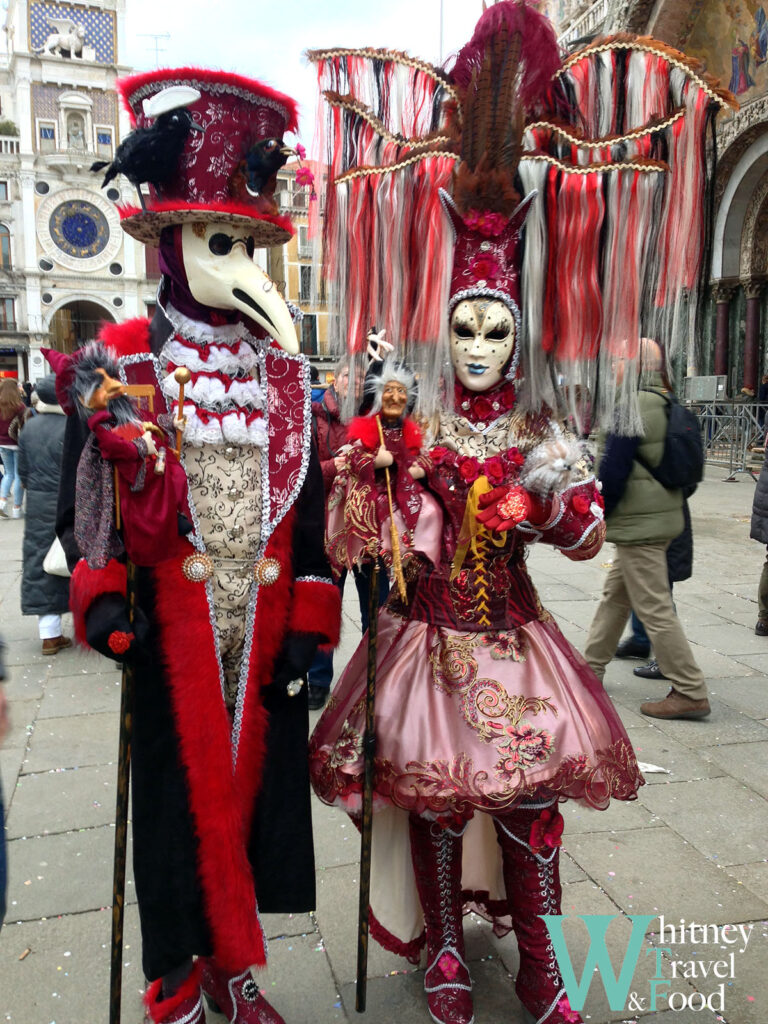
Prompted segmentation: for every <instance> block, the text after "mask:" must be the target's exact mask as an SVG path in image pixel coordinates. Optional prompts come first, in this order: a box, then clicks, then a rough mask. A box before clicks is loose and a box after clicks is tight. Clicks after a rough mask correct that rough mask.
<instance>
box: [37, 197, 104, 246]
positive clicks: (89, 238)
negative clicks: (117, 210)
mask: <svg viewBox="0 0 768 1024" xmlns="http://www.w3.org/2000/svg"><path fill="white" fill-rule="evenodd" d="M48 231H49V233H50V236H51V239H52V241H53V242H54V243H55V244H56V245H57V246H58V248H59V249H61V251H62V252H63V253H66V255H67V256H72V257H74V258H75V259H88V258H89V257H91V256H98V254H99V253H100V252H103V251H104V249H105V248H106V246H107V243H108V242H109V224H108V223H107V218H106V217H105V216H104V214H103V213H102V212H101V210H99V209H97V208H96V207H95V206H94V205H93V203H89V202H85V201H83V200H82V199H70V200H68V201H67V202H64V203H59V205H58V206H57V207H56V209H55V210H54V211H53V213H52V214H51V216H50V220H49V221H48Z"/></svg>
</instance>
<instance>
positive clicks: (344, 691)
mask: <svg viewBox="0 0 768 1024" xmlns="http://www.w3.org/2000/svg"><path fill="white" fill-rule="evenodd" d="M367 657H368V638H367V635H366V636H364V637H363V639H362V641H361V643H360V645H359V647H358V648H357V650H356V652H355V654H354V655H353V657H352V659H351V661H350V662H349V665H348V666H347V668H346V670H345V671H344V673H343V675H342V677H341V679H340V680H339V682H338V684H337V685H336V687H335V689H334V691H333V694H332V696H331V699H330V700H329V702H328V704H327V706H326V709H325V711H324V713H323V715H322V717H321V719H320V721H319V723H318V725H317V728H316V729H315V732H314V734H313V736H312V739H311V742H310V770H311V774H312V783H313V786H314V788H315V791H316V793H317V795H318V796H319V797H320V799H321V800H323V801H325V802H326V803H337V804H340V805H341V806H344V807H345V808H346V809H347V810H348V811H349V812H350V813H352V814H355V813H356V812H358V813H359V807H360V791H361V785H362V776H363V760H362V741H363V732H364V728H365V688H366V664H367ZM641 785H643V778H642V775H641V773H640V770H639V768H638V765H637V761H636V759H635V755H634V751H633V749H632V746H631V744H630V741H629V738H628V736H627V734H626V732H625V730H624V727H623V725H622V723H621V720H620V719H619V716H618V714H617V713H616V710H615V708H614V707H613V704H612V703H611V701H610V699H609V697H608V696H607V694H606V693H605V690H604V689H603V687H602V685H601V684H600V683H599V682H598V680H597V678H596V677H595V675H594V674H593V672H592V670H591V669H590V668H589V666H588V665H587V664H586V662H585V661H584V660H583V658H582V657H581V655H580V654H579V653H578V652H577V651H576V650H575V649H574V648H573V647H572V646H571V645H570V644H569V643H568V641H567V640H566V639H565V637H564V636H563V635H562V633H561V632H560V630H559V629H558V627H557V625H556V624H555V623H554V622H553V621H552V620H551V619H550V618H549V617H548V615H547V614H546V613H545V616H544V621H539V620H534V621H531V622H528V623H527V624H525V625H523V626H520V627H519V628H517V629H514V630H495V631H489V632H465V633H462V632H459V631H457V630H452V629H447V628H443V627H435V626H432V625H429V624H428V623H426V622H422V621H418V620H406V619H402V618H398V617H396V616H394V615H392V614H390V613H389V612H388V611H386V610H382V611H381V613H380V614H379V635H378V645H377V673H376V758H375V782H374V789H375V794H376V797H377V798H378V799H377V803H378V805H379V806H381V802H382V801H384V802H386V803H389V804H392V805H394V806H395V807H398V808H401V809H402V810H407V811H412V812H414V813H417V814H426V815H428V816H430V817H434V818H435V819H437V820H439V821H441V822H444V823H446V824H448V823H450V822H457V821H462V820H466V819H467V818H470V817H472V815H473V813H474V811H484V812H490V813H497V812H501V811H504V810H506V809H509V808H511V807H514V806H515V805H516V804H518V803H520V802H521V801H522V800H525V799H531V798H532V797H534V796H535V797H537V798H540V797H541V796H542V795H544V794H551V795H553V796H556V797H558V798H559V799H566V798H569V799H577V800H581V801H584V802H585V803H586V804H588V805H589V806H591V807H594V808H598V809H603V808H605V807H607V806H608V804H609V802H610V800H611V798H613V799H618V800H632V799H634V798H635V796H636V794H637V790H638V788H639V787H640V786H641Z"/></svg>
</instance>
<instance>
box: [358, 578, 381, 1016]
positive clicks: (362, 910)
mask: <svg viewBox="0 0 768 1024" xmlns="http://www.w3.org/2000/svg"><path fill="white" fill-rule="evenodd" d="M372 565H373V570H372V572H371V589H370V592H369V594H368V673H367V681H366V690H365V733H364V735H363V792H362V817H361V819H360V904H359V909H358V929H357V986H356V988H355V1009H356V1010H357V1012H358V1013H365V996H366V990H367V985H368V915H369V905H370V899H371V842H372V839H373V771H374V764H373V759H374V756H375V754H376V731H375V725H374V710H375V702H376V639H377V635H378V626H379V562H378V559H376V560H375V561H374V562H373V563H372Z"/></svg>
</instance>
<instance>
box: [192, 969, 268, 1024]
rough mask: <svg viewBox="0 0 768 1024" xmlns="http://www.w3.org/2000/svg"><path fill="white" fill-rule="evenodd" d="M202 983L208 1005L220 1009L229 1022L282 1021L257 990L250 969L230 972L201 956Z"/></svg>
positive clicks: (265, 1023)
mask: <svg viewBox="0 0 768 1024" xmlns="http://www.w3.org/2000/svg"><path fill="white" fill-rule="evenodd" d="M200 962H201V963H202V966H203V977H202V986H203V992H204V993H205V998H206V1000H207V1002H208V1006H209V1007H210V1008H211V1010H212V1011H213V1012H214V1013H223V1014H224V1016H225V1017H226V1018H227V1020H228V1021H229V1024H285V1021H284V1020H283V1018H282V1017H281V1016H280V1014H279V1013H278V1012H277V1010H276V1009H275V1008H274V1007H273V1006H270V1005H269V1003H268V1002H267V1000H266V999H265V998H264V996H263V995H262V994H261V992H260V991H259V986H258V983H257V982H255V981H254V980H253V976H252V974H251V972H250V970H246V971H243V972H242V974H235V975H232V974H230V973H229V972H228V971H223V970H222V969H221V968H220V967H219V966H218V964H217V963H216V961H215V960H211V959H207V958H204V959H202V960H201V961H200Z"/></svg>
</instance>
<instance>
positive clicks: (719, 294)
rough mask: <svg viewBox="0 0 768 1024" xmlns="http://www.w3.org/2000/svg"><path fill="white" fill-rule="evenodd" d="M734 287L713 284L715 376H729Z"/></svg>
mask: <svg viewBox="0 0 768 1024" xmlns="http://www.w3.org/2000/svg"><path fill="white" fill-rule="evenodd" d="M733 291H734V289H733V285H731V284H728V283H726V282H725V281H714V282H713V283H712V295H713V298H714V300H715V308H716V310H717V319H716V321H715V361H714V362H715V365H714V367H713V373H714V374H715V376H722V375H726V376H727V374H728V350H729V348H730V315H731V298H732V296H733Z"/></svg>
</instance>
